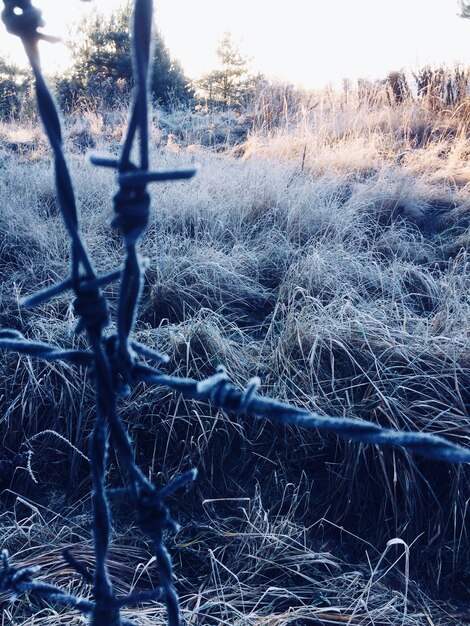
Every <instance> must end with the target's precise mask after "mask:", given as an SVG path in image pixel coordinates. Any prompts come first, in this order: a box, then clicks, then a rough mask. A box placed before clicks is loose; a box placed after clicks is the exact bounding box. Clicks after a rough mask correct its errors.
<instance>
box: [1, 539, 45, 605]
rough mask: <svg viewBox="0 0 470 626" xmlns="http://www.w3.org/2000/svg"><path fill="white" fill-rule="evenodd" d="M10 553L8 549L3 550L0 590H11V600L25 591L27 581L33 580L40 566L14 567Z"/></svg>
mask: <svg viewBox="0 0 470 626" xmlns="http://www.w3.org/2000/svg"><path fill="white" fill-rule="evenodd" d="M9 560H10V555H9V554H8V550H2V554H1V561H2V569H1V570H0V591H10V592H11V594H12V596H11V600H12V601H14V600H15V599H16V597H17V596H18V595H19V594H20V593H21V592H23V591H24V585H25V583H32V582H33V575H34V574H36V573H37V572H38V571H39V570H40V567H39V565H34V566H32V567H20V568H17V567H13V566H12V565H10V563H9Z"/></svg>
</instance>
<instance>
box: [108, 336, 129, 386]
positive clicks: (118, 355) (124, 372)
mask: <svg viewBox="0 0 470 626" xmlns="http://www.w3.org/2000/svg"><path fill="white" fill-rule="evenodd" d="M105 349H106V354H107V355H108V359H109V363H110V366H111V371H112V375H113V387H114V391H115V392H116V393H117V394H118V396H120V397H121V398H127V397H128V396H129V395H130V393H131V386H130V383H131V382H132V371H133V369H134V364H135V361H136V354H135V352H134V350H133V349H132V348H131V347H130V346H128V348H127V350H126V352H125V353H124V354H123V353H122V352H121V351H120V350H119V341H118V336H117V335H116V334H113V335H110V336H109V337H107V338H106V340H105Z"/></svg>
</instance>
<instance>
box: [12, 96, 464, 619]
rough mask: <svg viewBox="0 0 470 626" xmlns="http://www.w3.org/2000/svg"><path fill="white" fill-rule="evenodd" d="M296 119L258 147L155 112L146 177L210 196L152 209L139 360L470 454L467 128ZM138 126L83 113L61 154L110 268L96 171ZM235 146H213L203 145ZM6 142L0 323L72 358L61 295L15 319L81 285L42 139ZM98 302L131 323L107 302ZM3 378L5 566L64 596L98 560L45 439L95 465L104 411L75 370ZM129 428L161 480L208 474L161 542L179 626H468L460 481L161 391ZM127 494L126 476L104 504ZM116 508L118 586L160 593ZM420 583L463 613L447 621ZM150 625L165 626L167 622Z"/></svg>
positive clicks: (79, 494) (446, 470)
mask: <svg viewBox="0 0 470 626" xmlns="http://www.w3.org/2000/svg"><path fill="white" fill-rule="evenodd" d="M288 113H289V112H288ZM290 113H291V115H290V116H288V117H286V118H285V120H284V123H282V124H281V125H280V126H277V127H276V128H274V129H273V128H271V129H270V130H269V131H267V130H266V129H264V130H260V129H258V130H256V129H255V130H253V129H252V127H253V123H254V120H255V116H254V115H248V114H246V115H245V117H239V116H236V115H234V114H231V113H227V114H224V115H223V117H218V116H216V115H215V114H213V113H212V114H209V113H206V114H203V113H201V114H198V115H196V114H194V113H186V112H175V113H173V114H172V115H166V116H164V115H163V114H161V113H157V114H156V115H155V120H156V121H158V123H159V126H158V127H157V126H155V127H154V128H153V137H154V145H155V153H154V155H153V163H154V165H155V166H159V167H166V166H170V167H171V166H173V165H178V166H183V165H185V164H188V163H190V162H197V163H199V164H200V173H199V175H198V177H197V178H196V179H195V180H193V181H191V182H185V183H174V184H167V185H161V186H155V187H154V188H153V189H152V191H153V213H152V220H151V224H150V228H149V231H148V233H147V234H146V236H145V238H144V240H143V252H144V254H145V255H146V256H147V257H148V258H149V260H150V269H149V270H148V272H147V277H146V284H145V288H144V293H143V299H142V304H141V307H140V318H139V322H138V326H137V334H138V338H139V339H140V340H141V341H142V342H144V343H147V344H148V345H151V346H158V348H159V349H161V350H164V351H166V352H167V353H168V354H169V356H170V359H171V360H170V363H169V365H168V369H169V371H170V372H172V373H180V374H183V375H190V376H193V377H196V378H197V377H202V376H205V375H208V374H210V373H212V372H213V371H214V369H215V367H216V366H217V365H218V364H220V363H222V364H224V365H225V366H226V367H227V369H228V371H229V374H230V375H231V377H232V378H233V380H234V381H236V383H237V384H240V385H244V383H246V381H247V380H248V379H249V378H250V377H252V376H254V375H259V376H260V377H261V379H262V389H261V392H262V393H265V394H268V395H273V396H276V397H279V398H281V399H286V400H289V401H292V402H294V403H296V404H298V405H299V406H303V407H307V408H310V409H314V410H316V411H319V412H323V413H325V414H329V415H337V416H338V419H339V418H340V417H341V416H343V415H350V416H357V417H362V418H364V419H367V420H370V421H373V422H378V423H380V424H382V425H384V426H387V427H391V428H398V429H411V430H422V431H426V432H433V433H439V434H441V435H443V436H446V437H448V438H449V439H451V440H453V441H457V442H459V443H461V444H462V445H466V444H467V441H468V433H469V431H470V429H469V419H468V406H469V388H470V387H469V382H470V380H469V379H470V377H469V373H470V370H469V366H470V352H469V343H468V341H469V319H470V316H469V313H470V310H469V309H470V300H469V295H468V294H469V293H470V291H469V286H470V285H469V283H470V274H469V272H470V265H469V254H470V252H469V245H470V203H469V200H470V186H469V185H468V182H469V181H470V168H469V167H468V164H467V159H468V154H469V151H470V142H469V140H467V138H466V135H465V132H466V128H465V119H462V118H461V117H459V116H458V115H455V114H453V113H450V112H449V113H445V112H440V113H436V112H433V111H429V110H428V109H426V107H425V106H424V105H419V104H416V103H409V104H407V105H406V106H403V107H395V108H390V107H384V108H383V109H380V110H364V109H355V110H341V108H339V107H335V108H333V109H327V108H326V107H325V106H321V107H313V108H311V110H303V112H300V113H299V111H295V112H294V111H292V112H290ZM124 122H125V112H114V113H108V114H107V115H103V116H101V117H100V116H97V115H95V114H91V113H87V114H86V115H84V116H82V117H75V118H74V119H70V120H68V121H67V129H66V133H65V135H66V145H67V149H68V155H69V160H70V163H71V168H72V171H73V177H74V181H75V183H76V189H77V195H78V198H79V202H80V205H81V209H82V228H83V231H84V234H85V239H86V241H87V244H88V247H89V249H90V251H91V255H92V257H93V259H94V261H95V264H96V266H97V267H98V268H100V269H101V270H103V271H106V270H110V269H113V268H115V267H116V266H118V265H119V264H120V262H121V259H122V249H121V244H120V241H119V238H118V237H117V235H116V234H115V233H114V232H113V231H112V230H111V228H110V227H109V220H110V217H111V210H112V205H111V197H112V194H113V193H114V190H115V183H114V180H113V175H112V173H110V172H109V171H104V170H97V169H93V168H92V167H91V166H90V165H89V164H88V162H87V160H86V158H85V156H84V152H85V150H86V149H87V148H89V147H93V148H94V149H96V150H99V151H105V150H110V151H112V152H114V151H115V150H116V149H117V146H118V143H119V140H120V139H121V136H122V130H123V127H124ZM230 124H231V125H232V126H231V127H230V128H232V129H233V128H236V129H237V130H236V132H235V131H233V130H232V131H231V132H230V133H229V132H228V130H227V129H229V126H230ZM224 125H225V127H226V132H225V134H224V133H223V132H222V131H220V137H219V139H220V141H219V140H217V141H215V140H214V141H211V140H207V137H209V136H211V135H210V133H211V132H213V133H214V132H215V131H214V129H223V128H224ZM211 129H212V130H211ZM250 129H251V130H250ZM212 137H215V134H213V135H212ZM0 140H1V142H0V206H1V207H2V208H1V210H0V276H1V283H0V303H1V307H0V325H1V326H3V327H14V328H17V329H18V330H21V331H23V332H25V334H26V335H27V336H28V337H32V338H38V339H41V340H45V341H49V342H52V343H57V344H60V345H73V344H77V342H79V341H81V339H77V338H76V337H75V336H74V334H73V329H74V325H75V319H74V316H73V312H72V309H71V304H70V300H69V299H68V298H67V297H66V298H60V299H56V300H53V301H51V302H50V303H48V304H46V305H44V306H42V307H40V309H39V310H37V311H28V310H23V309H21V308H20V307H19V304H18V302H19V298H21V297H22V296H24V295H26V294H28V293H31V292H33V291H34V290H36V289H37V288H40V287H43V286H46V285H48V284H50V283H52V282H53V281H56V280H58V279H62V278H65V277H66V276H67V273H68V242H67V240H66V237H65V234H64V229H63V227H62V224H61V220H60V216H59V215H58V211H57V207H56V202H55V199H54V190H53V175H52V168H51V164H50V155H49V153H48V150H47V148H46V145H45V142H44V140H43V138H42V136H41V133H40V132H39V131H38V130H37V129H36V128H35V127H33V126H30V127H22V128H19V127H13V126H11V125H4V126H2V127H1V128H0ZM107 293H108V295H109V297H110V300H111V303H112V307H114V306H115V304H116V289H115V287H113V286H111V287H109V288H108V290H107ZM0 374H1V376H0V407H1V410H0V415H1V418H0V429H1V430H0V433H1V437H2V448H1V451H0V459H1V460H4V461H6V462H5V463H4V464H3V468H4V469H3V473H2V487H3V489H4V490H5V491H4V493H3V510H4V513H3V515H2V518H1V525H2V532H3V536H4V543H5V546H6V547H8V548H9V549H10V552H11V553H12V555H13V560H15V558H16V559H17V560H18V561H19V562H30V561H29V559H30V558H33V560H34V562H38V563H42V564H43V565H44V573H45V575H47V576H46V577H47V578H48V580H54V581H56V582H58V583H61V584H62V583H63V584H65V585H67V584H68V582H67V580H68V579H67V576H66V575H68V574H69V573H70V572H69V571H68V568H66V567H64V569H63V570H60V568H59V564H58V560H57V559H58V554H59V549H60V547H63V546H65V545H73V544H75V543H76V544H77V545H76V548H74V550H75V552H76V554H77V555H78V556H83V555H85V556H86V555H89V554H90V534H89V527H88V525H87V522H86V513H87V511H88V510H89V496H88V490H89V487H90V484H89V479H88V467H87V462H86V460H85V459H83V458H82V457H80V456H79V455H77V453H76V452H74V451H73V450H72V449H71V448H69V446H67V444H65V443H64V442H63V441H62V440H60V439H58V438H57V437H54V436H53V435H50V434H44V435H43V436H40V437H38V438H37V439H35V440H34V441H32V442H31V444H30V445H28V439H29V438H31V437H33V436H34V435H36V434H37V433H39V432H41V431H43V430H46V429H47V430H51V429H52V430H56V431H57V432H58V433H60V434H62V435H63V436H65V437H66V438H67V439H68V440H69V441H70V442H71V443H72V444H73V445H74V446H76V447H77V448H78V449H79V450H81V451H82V452H83V453H85V454H86V452H87V438H88V435H89V433H90V430H91V425H92V420H93V392H92V389H91V387H90V386H89V385H88V384H85V383H84V380H85V374H84V372H78V371H75V370H73V368H71V367H70V366H66V365H60V364H53V365H51V364H45V363H42V362H36V361H31V360H30V359H27V358H23V357H18V356H17V355H15V354H5V355H2V360H1V372H0ZM121 409H122V412H123V415H124V418H125V421H126V423H127V425H128V427H129V430H130V432H131V435H132V437H133V440H134V441H135V443H136V447H137V455H138V459H139V461H140V463H141V465H142V467H144V468H149V470H148V471H149V472H150V473H151V474H152V476H153V477H154V478H155V480H156V481H157V482H158V481H159V480H162V481H163V480H166V479H168V478H169V477H171V476H172V475H174V474H175V473H176V472H177V471H181V470H184V469H187V468H189V467H190V466H196V467H198V468H199V476H200V478H199V480H198V482H197V484H196V485H195V487H194V488H193V489H192V490H191V491H189V492H188V493H187V494H186V495H185V497H184V498H183V499H182V500H181V501H176V500H175V502H174V507H175V509H178V510H179V511H180V513H179V515H178V517H179V518H180V521H181V522H182V530H181V531H180V533H179V534H178V535H177V536H176V537H175V539H174V540H172V541H171V543H170V546H171V550H172V553H173V555H174V558H175V563H176V573H177V576H178V577H179V590H180V593H181V595H182V606H183V615H184V616H185V617H186V619H187V620H188V623H208V624H215V623H233V624H248V623H250V624H253V623H255V624H260V625H261V624H263V625H264V624H266V625H267V624H281V623H282V624H284V623H286V624H287V623H292V624H294V623H295V624H307V623H325V624H328V623H331V624H333V623H347V620H348V619H349V618H351V621H350V623H351V624H356V623H357V624H382V623H383V624H392V623H393V624H395V623H396V624H398V623H403V624H409V625H412V624H413V625H414V624H427V623H430V620H434V623H439V619H441V618H442V619H443V622H442V623H448V621H447V622H446V621H445V620H446V619H447V620H449V619H450V618H449V617H447V618H446V617H445V615H444V612H445V611H448V612H450V613H453V612H458V609H457V608H455V607H457V605H458V602H459V601H460V599H462V598H465V597H466V594H467V584H468V582H469V581H468V578H467V577H468V573H467V572H468V559H467V555H468V550H469V547H470V539H469V537H468V536H467V530H466V529H467V523H468V519H467V517H468V513H467V509H468V506H467V503H468V500H469V498H470V487H469V484H468V477H469V476H468V470H467V468H465V467H461V468H459V467H452V466H447V465H444V464H441V463H437V462H436V463H434V462H430V461H423V460H422V459H419V458H414V457H412V456H411V455H410V454H409V453H407V452H405V451H401V450H390V449H385V450H383V449H377V448H370V447H365V446H362V445H358V444H348V443H346V442H344V441H339V440H336V439H335V438H334V437H332V436H323V435H322V434H321V433H318V432H305V431H296V430H294V429H293V428H287V427H286V428H282V427H279V426H274V425H270V424H268V423H264V422H256V423H255V422H253V421H252V420H250V419H249V418H246V419H245V418H244V419H243V420H241V419H240V418H236V417H234V416H228V415H225V414H224V413H221V412H217V411H212V410H211V409H210V407H207V406H204V405H202V404H199V403H193V402H189V401H183V400H182V399H181V398H179V397H178V396H177V395H176V394H174V393H172V392H170V391H168V390H167V389H164V388H157V389H147V388H144V387H143V386H139V387H137V388H136V389H135V390H134V392H133V395H132V397H131V399H130V401H126V402H123V403H122V407H121ZM29 448H30V449H31V450H32V452H33V454H32V456H31V471H32V473H33V475H34V478H35V480H36V481H38V482H37V484H36V483H34V482H33V478H32V476H31V471H28V469H27V467H26V465H27V463H26V460H27V457H26V455H25V453H26V452H27V451H28V449H29ZM17 455H20V456H19V457H18V456H17ZM8 461H9V462H8ZM119 480H120V468H119V466H118V465H117V464H116V463H115V462H114V461H113V462H112V466H111V470H110V476H109V481H110V483H116V484H118V483H119ZM116 507H117V521H116V525H117V529H118V538H117V539H116V545H115V551H114V552H112V559H113V563H115V570H114V572H115V577H116V580H118V581H119V582H120V584H121V585H122V589H123V590H124V589H129V588H130V587H132V586H134V587H135V588H145V586H146V585H148V584H149V573H148V560H149V559H150V553H147V551H146V549H145V546H144V547H142V546H141V544H140V540H138V539H137V538H136V536H137V533H134V531H133V530H129V524H128V523H126V519H127V518H126V516H127V511H126V508H125V506H124V505H123V504H122V503H121V504H120V503H119V502H118V503H116ZM57 534H58V537H57ZM56 537H57V540H56ZM396 538H398V539H400V540H402V541H403V542H404V543H405V544H406V546H409V558H408V556H407V555H408V548H407V547H406V549H405V545H404V544H403V543H397V544H392V545H391V546H390V548H389V549H388V550H387V549H386V546H387V542H388V541H390V540H393V539H396ZM384 553H385V556H384V557H383V558H382V555H383V554H384ZM395 561H396V562H395ZM408 566H409V575H408V571H407V567H408ZM377 567H378V569H377V570H376V568H377ZM382 575H383V577H382ZM413 581H416V582H417V583H419V585H420V586H421V589H422V590H426V591H427V593H428V594H429V595H430V596H431V597H433V598H434V599H436V598H437V593H438V592H440V593H442V594H443V596H444V599H446V598H450V597H452V598H453V603H445V606H444V607H440V608H437V606H436V605H434V604H433V602H431V600H430V599H429V596H428V597H426V596H424V594H423V591H419V590H418V586H417V584H416V583H415V582H413ZM70 584H78V581H76V580H75V582H74V583H70ZM84 593H86V590H84ZM405 607H406V610H405ZM24 610H25V609H24V606H22V607H20V605H19V604H18V605H14V606H13V607H9V608H8V607H7V608H5V609H4V613H3V616H2V617H3V623H4V624H11V623H14V624H18V625H19V624H21V625H23V624H29V623H31V617H28V614H26V613H25V612H24ZM15 615H16V617H15ZM61 615H62V617H59V616H58V615H57V613H55V612H54V611H53V610H52V609H42V612H40V613H38V614H37V615H36V617H35V621H34V623H35V624H38V625H41V626H45V625H46V624H48V625H52V624H54V625H56V624H65V623H69V622H68V621H67V617H66V614H65V613H62V614H61ZM135 615H137V616H138V617H137V618H136V619H137V620H138V623H141V624H142V625H145V624H150V623H163V620H164V613H163V610H162V608H161V607H159V606H157V607H147V608H143V609H141V610H140V611H138V612H137V613H135ZM315 616H317V617H315ZM443 616H444V617H443ZM133 617H134V614H133ZM152 620H154V621H152ZM315 620H316V621H315ZM322 620H323V621H322ZM335 620H336V621H335ZM77 623H78V622H77Z"/></svg>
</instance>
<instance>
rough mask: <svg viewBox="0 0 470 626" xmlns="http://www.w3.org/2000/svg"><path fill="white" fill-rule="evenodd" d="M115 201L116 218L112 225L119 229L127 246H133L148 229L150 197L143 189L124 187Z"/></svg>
mask: <svg viewBox="0 0 470 626" xmlns="http://www.w3.org/2000/svg"><path fill="white" fill-rule="evenodd" d="M113 201H114V212H115V214H116V217H115V218H114V219H113V221H112V222H111V225H112V226H114V227H115V228H118V229H119V231H120V232H121V234H122V236H123V237H124V239H125V241H126V244H128V245H133V244H135V243H136V242H137V240H138V239H139V237H140V236H141V235H142V233H143V232H144V231H145V229H146V228H147V224H148V220H149V212H150V195H149V194H148V193H147V191H145V189H143V188H142V187H140V188H139V187H122V188H121V189H120V190H119V191H118V192H117V194H116V195H115V196H114V198H113Z"/></svg>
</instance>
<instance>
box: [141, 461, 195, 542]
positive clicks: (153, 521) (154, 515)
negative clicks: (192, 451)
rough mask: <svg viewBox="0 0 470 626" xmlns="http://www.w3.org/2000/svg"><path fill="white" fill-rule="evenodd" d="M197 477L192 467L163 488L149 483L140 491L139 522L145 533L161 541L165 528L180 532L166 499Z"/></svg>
mask: <svg viewBox="0 0 470 626" xmlns="http://www.w3.org/2000/svg"><path fill="white" fill-rule="evenodd" d="M196 477H197V470H196V469H190V470H188V471H187V472H183V473H182V474H179V475H178V476H176V477H175V478H173V480H171V481H170V482H169V483H168V484H167V485H165V486H164V487H162V488H161V489H157V488H156V487H152V486H150V485H149V486H147V487H146V488H145V489H142V490H141V491H140V493H139V495H138V499H137V523H138V525H139V528H140V529H141V531H142V532H143V533H144V534H145V535H147V536H148V537H150V538H151V539H153V540H154V541H160V540H161V535H162V532H163V531H164V530H170V531H173V532H178V530H179V524H178V523H177V522H176V521H175V520H173V519H172V518H171V515H170V511H169V509H168V507H167V505H166V503H165V499H166V498H169V497H170V496H172V495H173V494H174V493H175V491H177V490H178V489H182V488H183V487H185V486H186V485H187V484H189V483H190V482H192V481H193V480H195V479H196Z"/></svg>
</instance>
